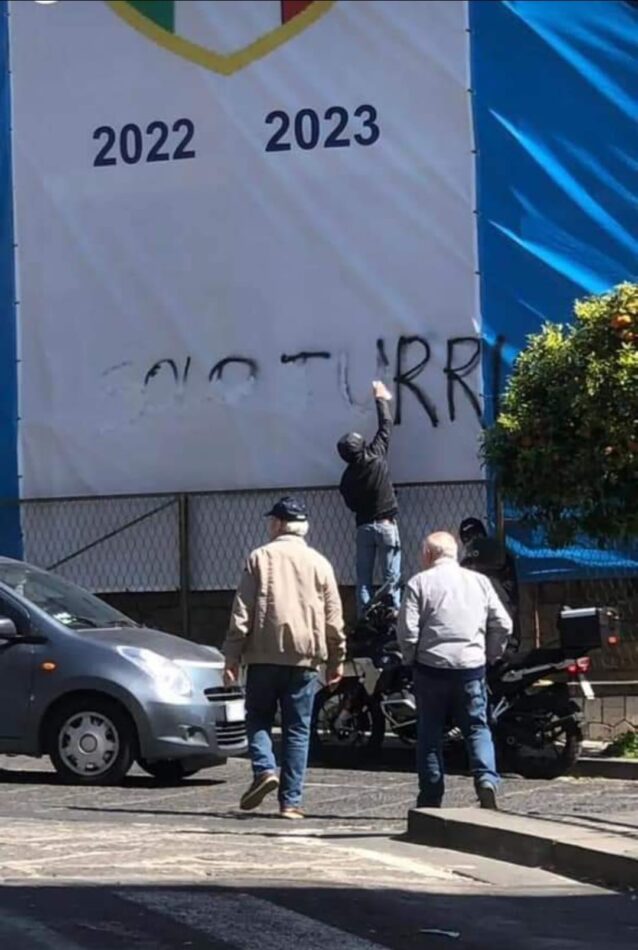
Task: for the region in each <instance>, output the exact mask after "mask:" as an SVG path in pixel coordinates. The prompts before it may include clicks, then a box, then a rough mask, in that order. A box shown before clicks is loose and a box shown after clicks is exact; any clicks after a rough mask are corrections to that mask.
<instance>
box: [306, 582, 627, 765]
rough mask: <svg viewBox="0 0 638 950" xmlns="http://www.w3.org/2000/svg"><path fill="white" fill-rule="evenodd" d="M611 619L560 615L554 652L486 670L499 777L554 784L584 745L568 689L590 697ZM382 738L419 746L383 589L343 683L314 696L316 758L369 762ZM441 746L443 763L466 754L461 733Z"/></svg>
mask: <svg viewBox="0 0 638 950" xmlns="http://www.w3.org/2000/svg"><path fill="white" fill-rule="evenodd" d="M615 619H616V618H615V614H614V613H613V611H609V610H607V609H604V608H590V609H588V610H577V611H570V610H569V608H565V609H564V610H563V611H562V612H561V615H560V620H559V632H560V642H559V644H558V645H556V646H552V647H542V648H537V649H533V650H530V651H527V652H524V653H522V654H518V653H508V654H506V656H505V658H504V659H503V660H501V661H500V662H499V663H497V664H496V665H495V666H494V667H492V668H490V670H489V671H488V677H487V681H488V693H489V718H490V725H491V728H492V732H493V736H494V742H495V746H496V751H497V758H498V762H499V767H500V769H501V770H502V771H505V772H515V773H518V774H520V775H522V776H523V777H524V778H534V779H551V778H556V777H558V776H559V775H563V774H565V773H566V772H567V771H569V769H570V768H572V767H573V765H574V764H575V762H576V761H577V759H578V757H579V755H580V751H581V746H582V739H583V734H582V713H581V710H580V707H579V706H578V704H577V703H576V702H574V700H572V699H571V697H570V690H569V684H570V682H576V683H578V684H579V686H580V689H581V692H582V694H583V696H584V697H585V698H587V699H591V698H593V697H594V693H593V689H592V687H591V684H590V683H589V680H588V679H587V673H588V671H589V667H590V659H589V653H590V652H592V651H593V650H595V649H599V648H600V647H601V646H602V642H603V639H604V638H605V636H606V637H607V642H608V643H610V644H612V645H613V644H614V643H616V642H617V641H618V636H617V632H616V629H615ZM517 647H518V644H516V645H515V648H517ZM387 732H392V733H393V734H394V735H395V736H396V737H397V738H398V739H399V740H400V741H401V742H402V743H404V744H405V745H407V746H411V745H414V744H415V742H416V734H417V717H416V700H415V696H414V692H413V688H412V672H411V670H410V669H409V668H407V667H405V666H403V664H402V659H401V653H400V650H399V646H398V643H397V640H396V612H395V611H394V610H393V609H392V607H391V604H390V603H389V602H388V599H387V596H386V592H385V591H384V589H383V588H382V589H381V590H380V591H379V592H378V594H377V595H376V597H375V598H374V599H373V600H372V602H371V603H370V605H369V607H368V609H367V611H366V612H365V614H364V616H363V617H362V618H361V620H360V621H359V622H358V623H357V624H356V626H355V628H354V630H353V631H352V633H351V635H350V637H349V643H348V657H347V661H346V666H345V670H344V677H343V679H342V680H341V682H340V683H339V685H338V686H337V687H336V689H330V688H328V687H324V688H323V689H321V690H320V692H319V693H318V694H317V698H316V701H315V707H314V714H313V723H312V748H313V753H314V755H315V757H316V758H321V759H324V760H327V759H331V758H334V757H335V753H336V754H337V755H339V754H340V753H341V754H343V750H347V755H348V760H349V761H351V762H354V761H355V760H358V761H359V762H365V761H367V760H369V759H370V758H371V757H373V756H374V755H375V754H377V753H378V752H379V750H380V749H381V747H382V745H383V742H384V738H385V736H386V733H387ZM444 748H445V751H446V754H447V755H453V754H455V755H456V754H458V753H459V752H460V753H462V754H464V743H463V737H462V735H461V733H460V730H458V729H457V728H455V727H453V726H452V727H451V728H450V729H449V730H448V732H447V734H446V737H445V743H444Z"/></svg>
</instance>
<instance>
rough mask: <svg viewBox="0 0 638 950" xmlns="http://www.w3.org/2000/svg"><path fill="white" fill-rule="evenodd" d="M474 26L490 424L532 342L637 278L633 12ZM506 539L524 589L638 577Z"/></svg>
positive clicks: (597, 556)
mask: <svg viewBox="0 0 638 950" xmlns="http://www.w3.org/2000/svg"><path fill="white" fill-rule="evenodd" d="M470 26H471V55H472V72H473V83H472V85H473V90H474V117H475V128H476V140H477V148H478V154H477V204H478V242H479V261H480V270H481V298H482V316H483V327H484V335H485V339H486V347H485V367H484V368H485V379H486V389H487V418H488V421H490V420H491V419H493V417H494V412H495V409H496V406H497V402H496V399H497V395H498V388H499V384H500V383H502V381H503V380H504V378H505V377H506V375H507V373H508V371H509V370H510V369H511V366H512V363H513V360H514V358H515V356H516V354H517V353H518V352H519V351H520V349H521V348H522V347H523V346H524V344H525V340H526V337H527V336H528V335H529V334H530V333H533V332H535V331H537V330H538V329H539V328H540V326H541V324H542V323H543V322H545V321H546V320H552V321H556V322H566V321H567V320H569V318H570V315H571V310H572V305H573V301H574V300H575V298H577V297H580V296H583V295H586V294H590V293H600V292H602V291H605V290H607V289H608V288H610V287H612V286H613V285H615V284H617V283H620V282H621V281H624V280H635V279H636V278H638V201H637V200H636V195H637V194H638V9H637V7H636V4H632V3H627V2H620V0H601V2H596V0H585V2H581V0H573V2H572V0H570V2H555V0H547V2H539V0H521V2H508V3H504V2H496V0H488V2H480V0H479V2H474V3H471V4H470ZM499 339H500V346H502V371H501V373H500V378H499V374H497V373H495V372H494V365H495V364H494V358H495V356H496V355H497V341H499ZM637 502H638V500H637ZM507 527H508V541H509V545H510V548H511V550H512V552H513V553H514V554H515V555H516V556H517V559H518V569H519V575H520V577H521V579H523V580H529V581H531V580H553V579H559V578H561V579H562V578H569V577H571V578H577V577H582V576H585V575H586V576H592V575H601V576H604V575H612V574H613V575H618V574H627V573H638V545H636V546H635V547H634V548H633V549H623V550H621V549H610V550H607V551H601V550H598V549H596V548H594V547H593V546H592V545H589V544H587V542H586V539H585V540H584V541H583V543H582V545H576V546H574V547H570V548H566V549H564V550H559V551H552V550H551V549H548V547H547V543H546V541H545V539H544V538H543V536H542V533H541V532H539V531H530V530H529V529H528V528H526V527H525V526H523V525H522V524H520V523H518V522H517V521H516V520H514V519H509V520H508V522H507Z"/></svg>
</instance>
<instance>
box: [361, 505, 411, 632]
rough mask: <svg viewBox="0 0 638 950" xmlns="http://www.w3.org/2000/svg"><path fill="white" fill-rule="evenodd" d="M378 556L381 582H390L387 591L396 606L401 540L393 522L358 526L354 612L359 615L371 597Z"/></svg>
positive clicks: (397, 601)
mask: <svg viewBox="0 0 638 950" xmlns="http://www.w3.org/2000/svg"><path fill="white" fill-rule="evenodd" d="M377 555H378V556H379V558H380V561H381V583H382V584H385V583H387V581H390V583H391V586H390V589H389V591H388V593H390V594H391V596H392V600H393V603H394V606H395V607H396V609H397V610H398V609H399V606H400V604H401V593H400V591H399V583H400V581H401V539H400V537H399V529H398V527H397V525H396V523H395V522H393V521H374V522H373V523H372V524H362V525H359V527H358V528H357V615H358V616H359V617H360V616H361V614H362V613H363V611H364V610H365V608H366V606H367V605H368V604H369V603H370V601H371V600H372V595H373V587H374V565H375V561H376V559H377Z"/></svg>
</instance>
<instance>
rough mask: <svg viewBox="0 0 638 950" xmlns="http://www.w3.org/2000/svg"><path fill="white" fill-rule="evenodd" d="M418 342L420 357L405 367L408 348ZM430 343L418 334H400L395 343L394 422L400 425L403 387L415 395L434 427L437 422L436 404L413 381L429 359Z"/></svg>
mask: <svg viewBox="0 0 638 950" xmlns="http://www.w3.org/2000/svg"><path fill="white" fill-rule="evenodd" d="M415 343H416V344H418V345H419V346H421V347H422V348H423V356H422V358H421V359H420V360H419V361H418V362H417V363H415V364H414V366H410V367H409V368H408V369H406V367H405V362H406V357H407V354H408V350H409V349H410V347H411V346H413V345H414V344H415ZM430 355H431V350H430V344H429V343H428V341H427V340H424V339H423V337H420V336H402V337H399V342H398V343H397V372H396V376H395V377H394V381H395V383H396V384H397V406H396V412H395V416H394V421H395V424H396V425H398V426H400V425H401V420H402V418H403V388H405V389H407V390H408V391H409V392H411V393H412V395H413V396H415V397H416V399H417V401H418V403H419V405H420V406H421V407H422V409H424V410H425V412H426V413H427V415H428V417H429V419H430V422H431V423H432V425H433V426H434V428H436V427H437V426H438V424H439V414H438V412H437V409H436V406H435V405H434V403H433V402H432V400H431V399H430V397H429V396H428V395H427V394H426V393H425V392H424V391H423V389H422V388H421V387H420V386H417V384H416V383H415V382H414V380H415V379H416V378H417V377H418V376H420V375H421V373H422V372H423V370H424V369H425V367H426V366H427V364H428V363H429V361H430Z"/></svg>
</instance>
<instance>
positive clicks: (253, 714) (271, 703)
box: [246, 663, 318, 807]
mask: <svg viewBox="0 0 638 950" xmlns="http://www.w3.org/2000/svg"><path fill="white" fill-rule="evenodd" d="M317 677H318V674H317V671H316V670H311V669H308V668H306V667H299V666H277V665H275V664H271V663H263V664H262V663H259V664H255V665H254V666H249V667H248V674H247V678H246V728H247V731H248V752H249V754H250V760H251V762H252V766H253V774H254V775H255V778H257V777H258V776H259V775H261V774H262V773H263V772H276V771H277V762H276V759H275V754H274V752H273V746H272V727H273V723H274V721H275V714H276V712H277V706H279V707H280V708H281V774H280V776H279V783H280V784H279V801H280V803H281V805H286V806H295V807H296V806H297V805H299V804H300V803H301V796H302V793H303V780H304V775H305V772H306V765H307V763H308V747H309V745H310V724H311V721H312V707H313V705H314V699H315V693H316V691H317Z"/></svg>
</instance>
